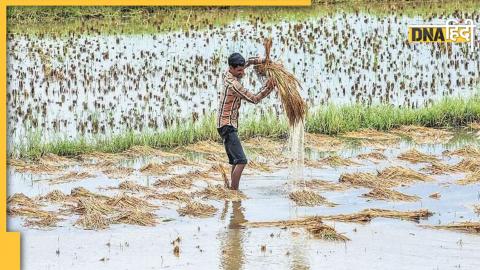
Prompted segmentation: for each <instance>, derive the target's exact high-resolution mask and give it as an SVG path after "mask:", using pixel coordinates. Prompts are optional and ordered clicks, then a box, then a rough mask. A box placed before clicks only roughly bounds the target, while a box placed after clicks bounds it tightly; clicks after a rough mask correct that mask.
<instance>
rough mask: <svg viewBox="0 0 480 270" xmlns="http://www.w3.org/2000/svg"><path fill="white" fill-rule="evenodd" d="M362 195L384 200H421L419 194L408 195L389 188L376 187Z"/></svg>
mask: <svg viewBox="0 0 480 270" xmlns="http://www.w3.org/2000/svg"><path fill="white" fill-rule="evenodd" d="M362 197H365V198H372V199H375V200H383V201H405V202H415V201H418V200H420V197H418V196H412V195H407V194H404V193H402V192H399V191H396V190H391V189H388V188H374V189H372V190H371V191H370V192H368V193H365V194H363V195H362Z"/></svg>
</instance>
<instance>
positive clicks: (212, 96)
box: [8, 12, 480, 145]
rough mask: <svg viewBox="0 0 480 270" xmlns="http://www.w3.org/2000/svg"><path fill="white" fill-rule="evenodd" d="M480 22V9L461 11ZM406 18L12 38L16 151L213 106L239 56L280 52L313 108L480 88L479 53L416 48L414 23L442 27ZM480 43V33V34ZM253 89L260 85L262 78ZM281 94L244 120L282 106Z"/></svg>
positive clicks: (413, 100)
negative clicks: (411, 40)
mask: <svg viewBox="0 0 480 270" xmlns="http://www.w3.org/2000/svg"><path fill="white" fill-rule="evenodd" d="M462 16H464V17H465V18H470V19H474V20H476V19H478V17H479V14H478V13H476V12H474V13H467V14H463V15H462ZM453 17H454V16H453V15H450V16H446V17H445V18H442V19H441V20H440V19H437V21H435V20H434V21H429V20H428V19H427V18H420V17H408V16H394V15H388V16H385V15H384V16H375V15H370V14H366V13H357V14H356V13H343V12H338V13H336V14H334V15H331V16H325V15H319V16H318V17H310V18H306V19H305V20H302V21H282V22H279V23H275V24H268V23H267V24H252V23H248V22H243V21H238V22H234V23H231V24H228V25H224V26H220V27H218V28H215V29H211V30H209V29H207V30H202V31H190V32H181V31H177V32H169V33H158V34H142V35H75V36H70V37H67V38H60V37H57V38H52V37H43V38H39V37H37V36H30V35H14V36H10V37H9V40H8V76H9V80H8V81H9V84H8V117H9V121H8V125H9V136H8V137H9V138H10V144H14V145H18V144H20V143H27V141H25V140H31V137H28V136H26V135H29V134H30V135H31V134H34V133H35V131H37V132H39V135H38V136H40V139H41V140H42V141H49V140H53V139H56V138H59V137H61V138H64V137H66V138H76V137H78V136H82V135H84V136H87V137H88V136H93V135H98V134H103V135H112V134H118V133H121V132H123V131H125V130H135V131H139V132H140V131H149V130H150V131H152V130H161V129H163V128H165V127H166V126H169V125H171V124H172V123H175V122H176V121H181V120H182V119H191V118H197V117H200V118H201V117H202V116H204V115H206V114H209V113H211V112H212V111H213V110H215V107H216V105H217V92H218V91H219V89H220V88H221V74H222V73H223V72H224V71H225V69H226V60H225V59H227V57H228V55H229V54H230V53H232V52H235V51H237V52H240V53H242V54H243V55H245V56H255V55H258V54H263V46H262V42H263V38H264V37H267V36H272V37H273V39H274V46H273V49H272V57H273V58H275V59H278V60H279V61H281V62H283V63H284V65H285V67H286V68H287V69H288V70H290V71H292V72H293V73H294V74H295V75H296V77H297V78H299V80H300V82H301V84H302V87H303V90H302V93H301V94H302V96H303V97H304V98H305V99H306V100H307V102H308V104H309V106H310V107H311V108H315V107H316V106H319V105H321V104H324V103H327V102H332V103H337V104H338V103H352V102H359V103H363V104H372V103H393V104H395V105H403V106H409V107H420V106H423V105H425V104H428V103H430V102H431V101H432V100H438V99H439V98H441V97H444V96H452V95H453V96H465V97H467V96H469V95H470V94H472V92H473V91H475V90H476V89H477V88H478V87H477V85H478V78H479V74H480V73H479V70H480V66H479V65H480V62H479V61H478V58H479V55H478V52H479V50H472V49H470V46H469V45H468V44H467V45H465V44H464V45H457V44H455V45H453V46H451V48H450V49H447V50H446V49H445V48H443V49H442V48H441V47H440V46H435V45H431V44H430V45H409V44H407V43H406V32H407V31H406V30H407V25H408V24H421V23H441V22H444V21H442V20H446V19H448V18H453ZM477 36H479V35H478V34H477ZM244 81H245V82H244V84H245V86H246V88H247V89H250V90H256V89H260V86H261V84H262V81H261V80H258V79H257V78H256V76H255V75H254V74H248V76H247V77H246V78H245V79H244ZM279 104H280V103H279V102H278V99H277V98H276V97H274V96H273V95H272V96H271V97H269V98H267V99H266V100H265V101H262V104H261V105H259V106H255V107H253V106H249V105H246V106H243V107H242V110H244V112H243V113H242V115H246V114H247V112H248V113H250V114H258V113H259V112H265V111H267V110H269V109H272V110H273V111H274V112H276V113H281V112H282V109H281V108H280V105H279Z"/></svg>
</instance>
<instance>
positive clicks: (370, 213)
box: [322, 209, 433, 223]
mask: <svg viewBox="0 0 480 270" xmlns="http://www.w3.org/2000/svg"><path fill="white" fill-rule="evenodd" d="M431 215H433V213H432V212H430V211H428V210H426V209H421V210H417V211H405V212H404V211H396V210H385V209H365V210H363V211H361V212H358V213H353V214H340V215H331V216H322V219H325V220H335V221H341V222H358V223H368V222H370V221H371V220H372V219H374V218H394V219H402V220H410V221H415V222H418V221H419V220H420V219H426V218H428V217H430V216H431Z"/></svg>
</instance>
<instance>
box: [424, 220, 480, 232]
mask: <svg viewBox="0 0 480 270" xmlns="http://www.w3.org/2000/svg"><path fill="white" fill-rule="evenodd" d="M422 227H425V228H434V229H440V230H450V231H458V232H464V233H473V234H478V233H480V222H478V221H477V222H475V221H464V222H458V223H452V224H448V225H423V226H422Z"/></svg>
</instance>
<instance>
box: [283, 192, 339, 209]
mask: <svg viewBox="0 0 480 270" xmlns="http://www.w3.org/2000/svg"><path fill="white" fill-rule="evenodd" d="M289 197H290V199H291V200H292V201H294V202H295V203H296V204H297V205H299V206H317V205H322V204H323V205H327V206H335V204H333V203H331V202H328V201H327V199H325V198H324V197H322V196H320V195H318V194H317V193H315V192H313V191H309V190H297V191H294V192H292V193H290V195H289Z"/></svg>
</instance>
